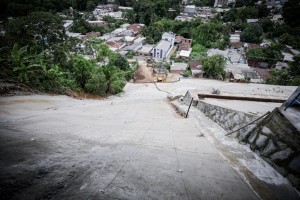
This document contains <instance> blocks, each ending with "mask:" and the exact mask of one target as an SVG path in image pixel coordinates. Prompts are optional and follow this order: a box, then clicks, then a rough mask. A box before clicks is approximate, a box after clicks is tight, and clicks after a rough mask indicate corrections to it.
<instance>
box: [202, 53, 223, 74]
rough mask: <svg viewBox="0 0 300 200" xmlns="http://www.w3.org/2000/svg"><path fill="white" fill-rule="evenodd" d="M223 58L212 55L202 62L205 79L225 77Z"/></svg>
mask: <svg viewBox="0 0 300 200" xmlns="http://www.w3.org/2000/svg"><path fill="white" fill-rule="evenodd" d="M224 65H225V61H224V57H223V56H222V55H213V56H210V57H206V58H205V59H203V60H202V66H203V70H204V75H205V77H208V78H218V77H219V76H222V77H224V76H225V70H224Z"/></svg>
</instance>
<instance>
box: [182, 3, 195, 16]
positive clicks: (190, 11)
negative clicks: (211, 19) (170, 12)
mask: <svg viewBox="0 0 300 200" xmlns="http://www.w3.org/2000/svg"><path fill="white" fill-rule="evenodd" d="M183 12H184V13H187V14H188V15H195V14H196V6H195V5H187V6H185V7H184V11H183Z"/></svg>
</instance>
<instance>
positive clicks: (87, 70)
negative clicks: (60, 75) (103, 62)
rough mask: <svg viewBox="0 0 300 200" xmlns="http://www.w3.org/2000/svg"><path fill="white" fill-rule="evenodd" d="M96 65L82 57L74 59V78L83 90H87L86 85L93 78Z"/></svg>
mask: <svg viewBox="0 0 300 200" xmlns="http://www.w3.org/2000/svg"><path fill="white" fill-rule="evenodd" d="M94 65H95V64H94V63H93V62H92V61H89V60H86V59H85V58H84V57H82V56H75V57H74V58H73V59H72V67H73V68H72V72H73V76H74V78H75V80H76V82H77V83H78V84H79V85H80V87H81V88H82V89H84V88H85V84H86V83H87V82H88V80H89V79H90V78H91V75H92V74H91V72H92V70H93V68H94Z"/></svg>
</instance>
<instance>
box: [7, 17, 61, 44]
mask: <svg viewBox="0 0 300 200" xmlns="http://www.w3.org/2000/svg"><path fill="white" fill-rule="evenodd" d="M5 38H6V40H8V43H9V45H10V46H13V45H14V44H15V43H18V44H19V45H20V46H26V45H28V46H29V47H31V46H35V47H36V48H40V49H45V48H49V47H51V46H52V45H54V44H58V43H62V42H64V41H65V40H66V35H65V31H64V27H63V23H62V20H61V19H60V18H59V17H58V16H56V15H53V14H51V13H47V12H33V13H31V14H30V15H28V16H25V17H18V18H16V19H14V20H11V21H10V22H9V23H8V26H7V27H6V34H5Z"/></svg>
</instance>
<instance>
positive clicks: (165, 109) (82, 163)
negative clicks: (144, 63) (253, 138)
mask: <svg viewBox="0 0 300 200" xmlns="http://www.w3.org/2000/svg"><path fill="white" fill-rule="evenodd" d="M166 95H167V94H166V93H164V92H160V91H158V90H157V89H156V87H155V86H154V85H153V84H136V85H134V84H128V85H127V86H126V88H125V93H124V94H122V95H120V96H117V97H111V98H109V99H106V100H103V101H96V100H75V99H72V98H69V97H65V96H45V95H43V96H40V95H33V96H14V97H1V98H0V124H1V125H0V140H1V143H0V196H1V198H3V199H180V200H183V199H187V200H190V199H247V200H249V199H258V197H257V195H256V194H255V193H254V192H253V191H252V189H251V188H250V187H249V186H248V184H246V183H245V182H244V180H243V179H242V178H241V177H240V176H239V174H238V173H236V171H235V170H234V169H233V168H232V167H231V166H230V165H229V163H228V162H227V161H226V160H225V159H223V157H222V156H221V155H220V154H219V152H218V150H216V148H214V147H213V146H212V145H211V144H210V143H209V142H208V140H207V139H206V138H205V137H201V132H200V130H199V128H198V127H197V126H196V124H195V122H194V121H193V119H184V118H181V117H179V116H178V115H177V114H176V113H175V112H174V111H173V109H172V108H171V106H170V105H169V104H168V102H167V101H166Z"/></svg>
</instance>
